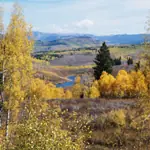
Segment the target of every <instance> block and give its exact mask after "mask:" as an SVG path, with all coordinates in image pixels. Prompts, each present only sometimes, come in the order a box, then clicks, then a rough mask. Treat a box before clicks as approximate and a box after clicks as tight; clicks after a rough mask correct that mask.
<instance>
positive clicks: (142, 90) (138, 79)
mask: <svg viewBox="0 0 150 150" xmlns="http://www.w3.org/2000/svg"><path fill="white" fill-rule="evenodd" d="M130 75H131V78H132V91H131V95H132V96H136V97H137V96H142V95H145V94H146V93H147V91H148V88H147V84H146V82H145V80H146V79H145V76H144V75H143V73H142V72H141V71H138V72H135V71H132V72H131V73H130Z"/></svg>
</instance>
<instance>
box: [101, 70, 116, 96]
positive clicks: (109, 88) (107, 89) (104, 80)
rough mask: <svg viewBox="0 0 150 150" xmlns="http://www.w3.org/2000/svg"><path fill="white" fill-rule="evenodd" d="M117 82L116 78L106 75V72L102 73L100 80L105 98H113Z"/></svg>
mask: <svg viewBox="0 0 150 150" xmlns="http://www.w3.org/2000/svg"><path fill="white" fill-rule="evenodd" d="M114 82H115V78H114V77H113V76H112V75H110V74H108V73H106V72H105V71H104V72H103V73H102V75H101V77H100V79H99V85H100V91H101V94H102V95H103V96H111V95H112V94H113V85H114Z"/></svg>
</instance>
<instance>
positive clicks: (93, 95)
mask: <svg viewBox="0 0 150 150" xmlns="http://www.w3.org/2000/svg"><path fill="white" fill-rule="evenodd" d="M98 97H100V91H99V89H98V88H97V87H96V86H92V87H91V88H90V94H89V98H98Z"/></svg>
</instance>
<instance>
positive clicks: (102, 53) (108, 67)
mask: <svg viewBox="0 0 150 150" xmlns="http://www.w3.org/2000/svg"><path fill="white" fill-rule="evenodd" d="M94 63H95V64H96V66H95V67H94V68H93V69H94V76H95V79H97V80H98V79H99V78H100V76H101V74H102V72H103V71H106V72H108V73H111V72H112V65H113V61H112V59H111V56H110V52H109V49H108V47H107V45H106V43H105V42H104V43H103V44H102V46H101V48H100V50H99V51H98V54H97V56H96V58H95V60H94Z"/></svg>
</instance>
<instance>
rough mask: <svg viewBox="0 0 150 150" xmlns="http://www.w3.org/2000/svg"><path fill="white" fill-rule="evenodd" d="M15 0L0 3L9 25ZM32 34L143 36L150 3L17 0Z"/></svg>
mask: <svg viewBox="0 0 150 150" xmlns="http://www.w3.org/2000/svg"><path fill="white" fill-rule="evenodd" d="M14 2H15V0H0V5H2V6H3V7H4V24H5V25H6V26H7V25H8V24H9V20H10V15H11V12H12V5H13V3H14ZM18 2H19V3H20V5H21V6H22V7H23V10H24V15H25V19H26V21H27V22H28V23H30V24H32V26H33V30H34V31H40V32H47V33H67V34H68V33H84V34H94V35H110V34H111V35H112V34H137V33H145V26H146V21H147V17H148V16H150V10H149V9H150V0H18Z"/></svg>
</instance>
